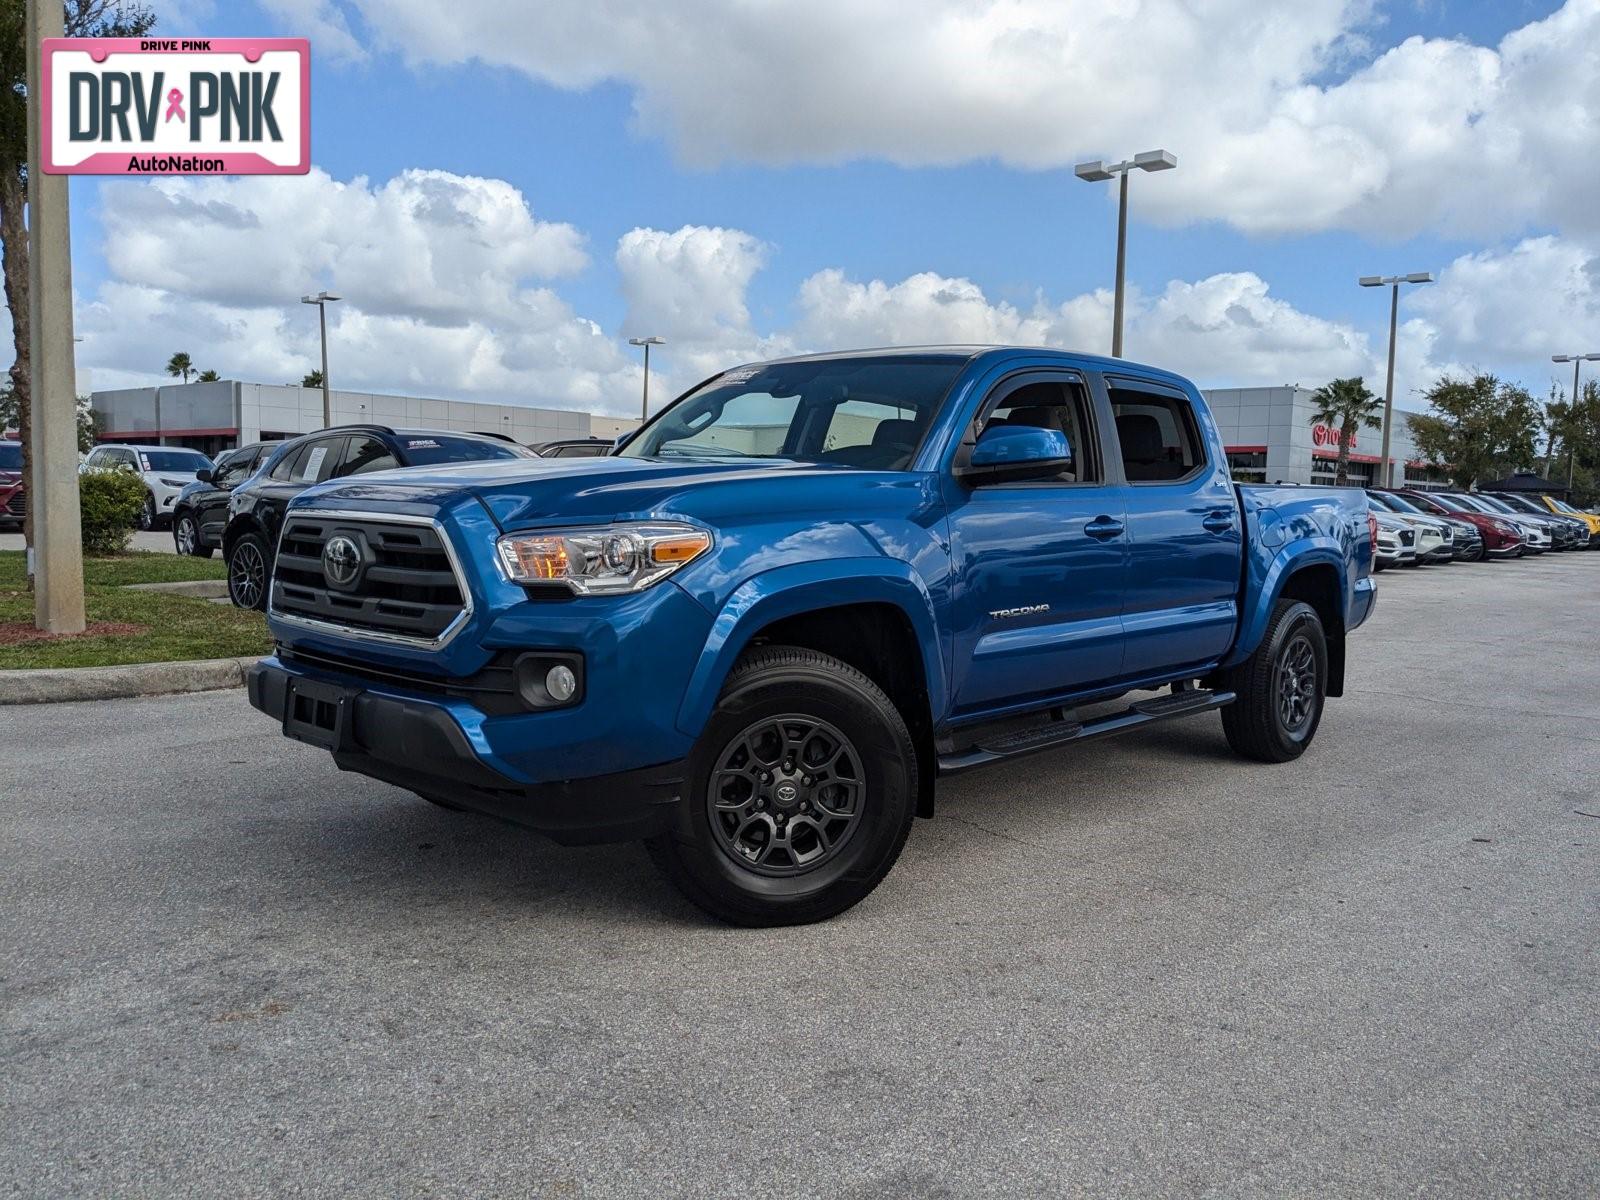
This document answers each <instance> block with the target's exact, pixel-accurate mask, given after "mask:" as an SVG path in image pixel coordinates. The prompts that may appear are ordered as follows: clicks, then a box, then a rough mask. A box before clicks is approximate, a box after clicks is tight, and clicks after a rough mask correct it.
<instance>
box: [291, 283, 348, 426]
mask: <svg viewBox="0 0 1600 1200" xmlns="http://www.w3.org/2000/svg"><path fill="white" fill-rule="evenodd" d="M342 299H344V297H343V296H336V295H334V294H333V293H332V292H318V293H317V294H316V295H315V296H301V297H300V303H301V304H315V305H316V306H317V328H318V330H320V331H321V333H322V427H323V428H324V429H328V428H331V427H332V425H333V401H332V399H331V397H330V395H329V392H328V305H330V304H332V303H333V302H334V301H335V300H342Z"/></svg>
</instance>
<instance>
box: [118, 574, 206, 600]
mask: <svg viewBox="0 0 1600 1200" xmlns="http://www.w3.org/2000/svg"><path fill="white" fill-rule="evenodd" d="M123 587H125V588H127V590H128V591H130V592H166V593H168V594H170V595H173V596H198V597H199V598H200V599H202V600H220V599H222V598H224V597H225V596H227V594H228V581H227V580H226V579H191V580H189V581H188V582H185V583H126V584H123Z"/></svg>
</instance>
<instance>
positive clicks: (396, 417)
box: [90, 379, 639, 455]
mask: <svg viewBox="0 0 1600 1200" xmlns="http://www.w3.org/2000/svg"><path fill="white" fill-rule="evenodd" d="M328 398H329V401H330V408H331V410H332V413H333V424H335V425H356V424H375V425H393V426H400V427H407V426H409V427H414V428H415V427H420V428H424V429H450V430H456V431H460V432H469V433H472V432H475V433H500V434H504V435H506V436H507V437H510V438H512V439H514V440H516V441H518V442H521V443H523V444H524V445H527V444H530V443H534V442H553V441H558V440H562V439H566V438H586V437H602V438H614V437H616V436H617V435H618V434H619V433H626V432H627V431H628V430H630V429H633V428H636V427H637V426H638V424H639V422H638V421H637V420H632V419H629V418H623V417H605V416H598V415H595V414H592V413H586V412H572V411H569V410H567V409H561V408H537V407H533V406H530V405H520V404H478V403H474V402H471V401H466V400H434V399H429V398H426V397H422V396H392V395H388V394H386V393H383V392H346V391H339V390H334V391H331V392H329V394H328ZM90 406H91V407H92V408H93V410H94V413H95V415H96V417H98V418H99V422H100V434H99V437H100V440H101V441H102V442H134V443H144V442H147V443H152V444H156V443H159V444H161V445H166V446H189V447H191V448H192V449H195V450H199V451H201V452H202V453H204V454H211V455H215V454H217V453H218V452H220V451H222V450H227V449H230V448H232V447H234V446H242V445H245V444H246V443H249V442H258V441H276V440H279V439H282V438H288V437H294V436H296V435H298V434H302V433H312V432H315V431H316V430H318V429H321V428H322V389H321V388H306V387H296V386H294V385H292V384H291V385H288V386H280V385H277V384H270V383H241V382H240V381H238V380H236V379H223V380H217V381H215V382H211V383H184V384H171V385H168V386H166V387H144V388H120V389H117V390H115V391H98V392H94V393H93V394H92V395H91V396H90Z"/></svg>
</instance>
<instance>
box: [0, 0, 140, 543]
mask: <svg viewBox="0 0 1600 1200" xmlns="http://www.w3.org/2000/svg"><path fill="white" fill-rule="evenodd" d="M63 7H64V9H65V13H66V35H67V36H68V37H143V36H144V35H145V34H146V33H148V32H150V30H151V29H152V28H154V26H155V23H156V18H155V14H154V13H152V12H151V11H150V10H149V9H148V8H146V7H145V6H144V5H142V4H139V3H137V2H132V3H124V0H66V3H65V4H64V6H63ZM26 15H27V5H26V3H25V0H0V80H3V82H4V86H3V87H0V274H3V275H4V279H5V295H6V307H7V308H9V309H10V310H11V342H12V346H13V349H14V352H15V357H14V358H13V360H12V363H11V372H10V374H11V391H12V393H13V395H14V397H15V401H16V405H17V416H16V426H17V429H18V430H19V431H20V432H21V433H22V478H23V482H24V484H25V485H29V484H31V480H32V475H33V461H32V457H31V455H30V454H29V448H28V431H29V427H30V425H31V420H30V413H31V410H32V403H31V391H30V388H31V381H30V378H29V371H30V369H31V363H30V356H29V350H28V337H29V330H28V226H27V219H26V217H25V215H24V208H25V207H26V203H27V190H28V71H27V67H28V39H27V21H26ZM30 490H31V487H30ZM30 514H31V510H30ZM22 532H23V536H24V537H25V538H26V539H27V543H28V544H29V545H30V546H31V545H32V544H33V518H32V516H31V515H30V516H28V517H26V518H25V519H24V520H23V525H22Z"/></svg>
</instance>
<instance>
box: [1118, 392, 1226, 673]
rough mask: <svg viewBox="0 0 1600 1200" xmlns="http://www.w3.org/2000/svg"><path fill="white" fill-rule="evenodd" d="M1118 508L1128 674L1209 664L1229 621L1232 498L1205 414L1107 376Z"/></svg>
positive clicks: (1191, 403) (1174, 395)
mask: <svg viewBox="0 0 1600 1200" xmlns="http://www.w3.org/2000/svg"><path fill="white" fill-rule="evenodd" d="M1102 382H1103V384H1104V386H1105V389H1106V400H1107V403H1108V405H1109V408H1110V412H1111V419H1112V421H1113V422H1114V424H1115V429H1116V437H1117V446H1118V449H1119V451H1120V457H1121V464H1122V474H1123V477H1124V479H1125V480H1126V481H1127V486H1126V487H1125V488H1124V490H1123V495H1124V501H1125V504H1126V512H1127V553H1128V571H1127V577H1126V582H1125V584H1124V586H1123V603H1122V624H1123V633H1124V637H1125V639H1126V652H1125V654H1124V657H1123V673H1124V675H1126V676H1127V677H1128V678H1129V679H1135V678H1142V677H1145V676H1148V675H1156V674H1166V673H1169V672H1170V671H1172V670H1173V669H1174V668H1179V667H1185V666H1200V665H1204V664H1208V663H1211V662H1214V661H1216V660H1217V659H1218V658H1220V657H1221V656H1222V655H1223V654H1224V653H1225V652H1226V651H1227V649H1228V647H1229V646H1230V645H1231V644H1232V642H1233V637H1234V630H1235V629H1236V627H1237V625H1238V620H1239V589H1240V585H1241V579H1242V574H1243V554H1244V540H1243V532H1242V530H1241V528H1240V517H1239V501H1238V496H1237V494H1236V493H1235V492H1234V488H1233V481H1232V479H1231V477H1230V476H1229V474H1228V465H1227V462H1226V461H1225V460H1222V459H1221V456H1220V455H1219V454H1218V453H1217V452H1216V451H1215V449H1214V448H1215V447H1217V446H1220V445H1221V442H1220V440H1219V439H1218V437H1217V434H1216V431H1215V428H1214V427H1213V426H1212V425H1211V423H1210V421H1211V417H1210V414H1209V413H1208V412H1207V411H1206V410H1205V409H1204V408H1203V407H1202V406H1200V405H1199V404H1198V403H1197V402H1196V401H1195V400H1194V399H1193V398H1192V397H1191V396H1189V395H1188V394H1187V393H1186V392H1185V391H1183V390H1182V389H1181V388H1179V387H1176V386H1173V385H1168V384H1165V383H1160V382H1155V381H1151V380H1145V379H1140V378H1138V377H1136V376H1119V375H1116V374H1110V373H1108V374H1107V375H1106V376H1105V377H1104V379H1103V381H1102Z"/></svg>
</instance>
